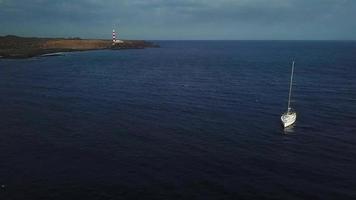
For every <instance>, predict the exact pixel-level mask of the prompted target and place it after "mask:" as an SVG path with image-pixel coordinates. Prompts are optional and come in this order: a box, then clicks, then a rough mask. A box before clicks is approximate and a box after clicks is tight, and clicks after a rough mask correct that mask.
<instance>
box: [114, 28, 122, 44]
mask: <svg viewBox="0 0 356 200" xmlns="http://www.w3.org/2000/svg"><path fill="white" fill-rule="evenodd" d="M123 42H124V41H122V40H117V39H116V32H115V29H113V30H112V44H113V45H115V44H117V43H123Z"/></svg>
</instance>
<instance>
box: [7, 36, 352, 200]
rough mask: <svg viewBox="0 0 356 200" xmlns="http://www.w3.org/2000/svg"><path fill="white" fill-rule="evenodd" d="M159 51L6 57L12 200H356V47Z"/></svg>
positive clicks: (276, 44) (227, 46)
mask: <svg viewBox="0 0 356 200" xmlns="http://www.w3.org/2000/svg"><path fill="white" fill-rule="evenodd" d="M155 42H156V43H158V44H159V45H160V46H161V48H149V49H139V50H122V51H110V50H102V51H87V52H72V53H66V55H65V56H60V57H42V58H31V59H22V60H7V59H3V60H0V199H1V200H8V199H9V200H13V199H16V200H17V199H26V200H31V199H36V200H41V199H51V200H53V199H55V200H57V199H65V200H68V199H76V200H79V199H85V200H90V199H204V200H205V199H281V200H285V199H313V200H314V199H323V200H325V199H356V42H352V41H155ZM293 59H295V61H296V65H295V76H294V85H293V93H292V100H293V101H292V107H293V108H294V109H295V110H296V111H297V113H298V118H297V122H296V124H295V126H294V127H291V128H289V129H283V128H282V127H281V123H280V116H281V114H282V113H283V112H285V111H286V109H287V99H288V89H289V79H290V73H291V62H292V60H293Z"/></svg>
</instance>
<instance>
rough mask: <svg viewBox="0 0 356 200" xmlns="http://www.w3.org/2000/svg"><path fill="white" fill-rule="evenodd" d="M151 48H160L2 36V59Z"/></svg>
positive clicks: (141, 43)
mask: <svg viewBox="0 0 356 200" xmlns="http://www.w3.org/2000/svg"><path fill="white" fill-rule="evenodd" d="M150 47H159V46H158V45H156V44H153V43H151V42H147V41H144V40H124V41H123V42H122V43H115V44H113V42H112V40H101V39H81V38H37V37H18V36H14V35H7V36H0V58H30V57H34V56H41V55H51V54H53V55H55V54H56V53H59V52H71V51H87V50H100V49H112V50H118V49H142V48H150Z"/></svg>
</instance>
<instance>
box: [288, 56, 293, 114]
mask: <svg viewBox="0 0 356 200" xmlns="http://www.w3.org/2000/svg"><path fill="white" fill-rule="evenodd" d="M293 73H294V60H293V63H292V74H291V76H290V83H289V97H288V111H289V110H290V97H291V95H292V85H293Z"/></svg>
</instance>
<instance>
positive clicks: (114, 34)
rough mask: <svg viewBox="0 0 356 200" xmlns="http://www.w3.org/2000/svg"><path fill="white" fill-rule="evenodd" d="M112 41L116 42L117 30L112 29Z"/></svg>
mask: <svg viewBox="0 0 356 200" xmlns="http://www.w3.org/2000/svg"><path fill="white" fill-rule="evenodd" d="M112 42H113V43H116V33H115V30H112Z"/></svg>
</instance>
